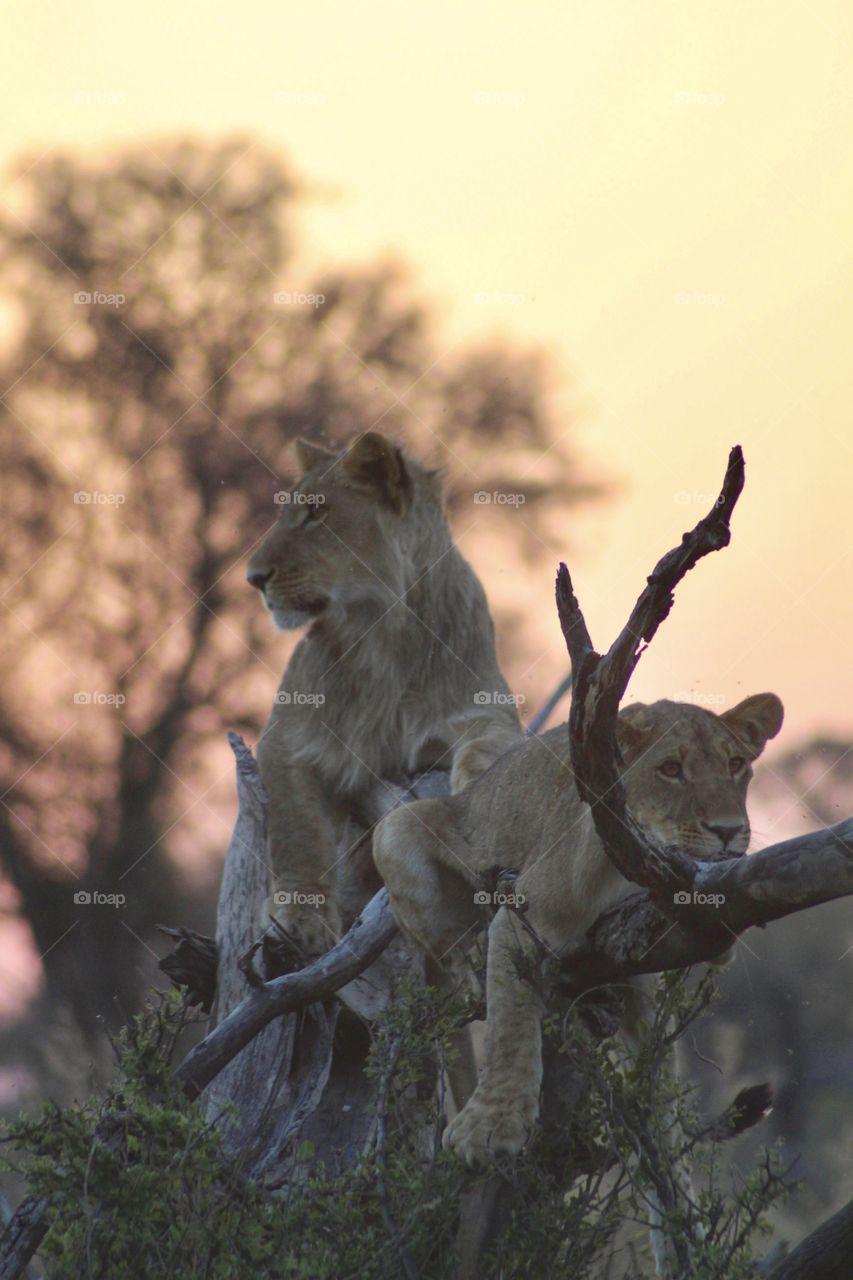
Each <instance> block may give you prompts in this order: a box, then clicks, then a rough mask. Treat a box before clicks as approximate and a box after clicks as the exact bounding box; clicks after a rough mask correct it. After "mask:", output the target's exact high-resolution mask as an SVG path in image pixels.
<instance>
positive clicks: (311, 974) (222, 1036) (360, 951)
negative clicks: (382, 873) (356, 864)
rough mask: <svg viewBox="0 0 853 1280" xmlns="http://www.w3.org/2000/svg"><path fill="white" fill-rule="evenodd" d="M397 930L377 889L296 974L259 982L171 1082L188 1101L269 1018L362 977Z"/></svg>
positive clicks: (384, 895) (385, 895) (324, 996)
mask: <svg viewBox="0 0 853 1280" xmlns="http://www.w3.org/2000/svg"><path fill="white" fill-rule="evenodd" d="M396 932H397V924H396V922H395V920H394V916H393V913H392V911H391V904H390V902H389V900H388V893H387V891H386V890H385V889H382V890H380V892H379V893H377V894H376V896H375V897H374V898H372V899H371V900H370V902H369V903H368V904H367V906H366V907H365V909H364V911H363V912H362V914H361V915H360V916H359V918H358V919H357V920H356V922H355V924H354V925H353V926H352V928H351V929H350V930H349V932H348V933H346V934H345V935H344V937H343V938H341V940H340V942H338V943H337V945H336V946H334V947H333V948H332V950H331V951H328V952H327V953H326V954H325V955H324V956H321V957H320V959H319V960H315V961H314V963H313V964H310V965H307V966H306V968H304V969H300V970H299V971H298V972H297V973H287V974H284V975H283V976H282V977H280V978H273V979H272V981H270V982H265V983H262V984H261V985H260V986H258V987H255V988H253V989H252V990H251V992H250V993H249V995H248V996H247V997H246V999H245V1000H243V1001H242V1003H241V1004H239V1005H238V1006H237V1008H236V1009H234V1010H233V1011H232V1012H231V1013H229V1014H228V1016H227V1017H226V1018H224V1019H223V1020H222V1022H220V1023H219V1025H218V1026H217V1027H216V1029H215V1030H214V1031H212V1032H211V1033H210V1035H209V1036H207V1037H206V1038H205V1039H204V1040H202V1041H201V1043H200V1044H197V1045H196V1046H195V1048H194V1049H192V1050H191V1052H190V1053H189V1054H188V1055H187V1057H186V1058H185V1059H184V1061H183V1062H182V1063H181V1065H180V1066H179V1067H178V1069H177V1071H176V1072H175V1078H176V1079H177V1080H178V1081H179V1082H180V1084H181V1085H182V1086H183V1089H184V1092H185V1093H186V1094H187V1096H188V1097H190V1098H195V1097H197V1096H198V1094H199V1093H201V1091H202V1089H204V1087H205V1086H206V1085H207V1084H209V1083H210V1081H211V1080H213V1078H214V1077H215V1076H216V1075H218V1074H219V1072H220V1071H221V1070H222V1069H223V1067H225V1066H226V1065H227V1064H228V1063H229V1062H230V1061H231V1059H232V1058H234V1057H235V1056H236V1055H237V1054H238V1053H239V1052H240V1050H241V1049H242V1048H244V1047H245V1046H246V1045H247V1044H248V1043H249V1041H250V1040H252V1039H253V1038H254V1037H255V1036H256V1035H257V1034H258V1032H259V1031H262V1030H263V1028H264V1027H265V1026H267V1024H268V1023H270V1022H272V1021H273V1019H274V1018H279V1017H281V1016H282V1014H285V1013H292V1012H293V1010H294V1009H302V1008H304V1007H305V1005H308V1004H313V1003H314V1002H315V1001H318V1000H325V999H327V998H328V997H329V996H331V995H334V993H335V992H336V991H338V990H340V988H341V987H343V986H345V985H346V983H348V982H351V981H352V979H353V978H355V977H357V976H358V974H360V973H363V971H364V970H365V969H366V968H367V966H368V965H370V964H372V963H373V961H374V960H375V959H376V957H377V956H378V955H380V954H381V953H382V952H383V951H384V950H385V948H386V947H387V946H388V944H389V942H390V941H391V939H392V938H393V937H394V935H395V934H396Z"/></svg>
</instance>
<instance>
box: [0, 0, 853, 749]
mask: <svg viewBox="0 0 853 1280" xmlns="http://www.w3.org/2000/svg"><path fill="white" fill-rule="evenodd" d="M851 37H853V10H851V8H850V5H849V3H845V2H843V0H839V2H836V0H810V2H808V3H807V2H806V0H794V2H790V0H779V2H777V3H774V4H772V5H771V4H768V3H755V2H753V3H751V4H749V5H744V4H742V3H740V4H738V3H735V2H734V0H718V2H717V3H715V4H714V5H710V4H700V3H698V0H694V3H684V0H680V2H678V3H676V2H674V0H643V2H642V3H639V4H638V3H637V2H636V0H597V2H596V3H591V2H590V0H584V2H583V3H582V2H580V0H561V2H560V3H535V2H531V0H526V2H525V3H522V2H521V0H497V2H495V3H490V4H488V5H485V4H469V5H458V4H453V5H451V4H448V3H433V4H431V5H428V6H426V5H424V6H419V7H412V6H404V5H400V4H399V3H393V4H392V3H391V2H390V0H378V2H374V3H367V4H362V5H358V6H354V5H345V4H343V3H336V4H332V3H328V2H324V0H320V2H319V3H318V2H317V0H312V3H311V4H310V5H299V6H296V5H287V4H281V3H278V2H273V0H250V2H249V3H248V4H246V5H240V6H235V5H233V4H231V3H223V2H222V0H206V3H204V4H202V3H201V2H200V0H181V3H179V4H175V3H174V0H171V2H170V3H168V4H167V3H165V0H148V3H146V4H145V5H144V6H138V5H137V6H133V7H128V6H116V5H115V4H112V3H109V4H108V3H106V0H88V2H87V3H86V4H85V5H84V6H80V5H78V4H71V3H69V0H54V2H53V3H51V4H50V5H49V6H43V7H34V6H19V7H17V8H15V9H11V8H7V9H6V12H5V14H4V43H5V47H6V70H5V80H6V90H7V104H9V105H7V110H6V111H5V112H4V113H3V114H2V117H0V159H2V160H3V161H4V162H6V163H8V162H10V161H11V160H12V159H13V158H14V157H15V156H16V155H18V154H19V153H20V152H21V151H22V150H28V151H30V152H31V153H32V156H33V158H34V159H35V158H36V157H37V156H38V154H39V152H40V151H43V150H44V149H45V148H47V147H50V146H56V145H67V146H98V145H101V144H102V143H106V142H113V143H121V142H123V141H131V140H138V139H139V138H152V139H154V138H156V137H158V136H163V135H164V134H166V133H171V132H176V131H179V130H187V129H189V130H192V131H196V132H200V133H204V134H207V135H214V134H218V133H222V132H234V131H241V130H247V131H250V132H251V133H253V134H256V135H258V136H259V137H262V138H263V139H264V140H266V141H268V142H272V143H273V144H278V145H281V147H282V148H283V149H285V150H286V151H287V153H288V154H289V155H290V156H291V158H292V160H293V162H294V164H295V166H296V167H297V169H298V170H299V171H301V172H302V174H303V175H304V176H305V177H306V178H308V179H311V180H313V181H314V182H315V183H316V184H317V187H318V190H317V197H316V199H312V201H311V202H310V203H309V204H307V205H306V206H305V207H304V209H303V213H302V215H301V216H302V230H303V238H304V246H305V248H306V250H307V252H308V256H309V259H310V260H313V261H314V262H323V263H328V262H330V261H340V262H347V263H353V262H358V261H364V260H365V259H369V258H372V257H375V256H376V255H377V254H379V253H382V252H385V251H388V250H393V251H395V252H397V253H399V254H400V255H402V256H403V257H404V258H405V259H406V260H408V261H410V262H411V263H412V264H413V265H414V267H415V269H416V271H417V273H418V277H419V282H420V284H421V285H422V286H423V287H424V288H425V289H426V290H427V291H428V292H429V293H430V294H431V295H432V296H434V297H435V298H436V300H437V302H438V303H439V305H440V309H441V312H442V316H443V319H444V322H445V326H446V332H447V335H448V345H449V344H450V343H451V342H453V341H458V340H461V339H466V338H470V337H472V336H477V335H483V334H487V333H492V332H495V331H502V332H504V333H507V334H510V335H514V336H516V337H518V338H520V339H523V340H536V341H540V342H543V343H544V344H546V345H547V347H548V348H549V349H550V351H551V352H552V354H553V356H554V358H555V361H556V362H557V363H558V367H560V368H562V369H563V370H564V371H565V375H566V385H567V389H568V388H569V386H570V385H571V384H573V387H572V394H571V395H569V394H567V396H566V401H565V403H566V414H567V421H568V420H569V406H575V407H577V406H580V408H581V409H582V413H583V417H582V423H581V427H580V430H579V443H580V444H581V446H582V448H583V450H584V453H585V455H586V457H587V458H588V460H589V462H590V463H591V464H592V466H593V467H597V468H598V469H599V470H601V471H604V472H609V473H610V474H611V475H614V476H615V477H616V478H617V479H618V480H619V482H620V486H621V487H620V490H619V493H618V497H617V499H616V501H614V502H612V503H610V504H608V505H607V506H602V507H601V509H600V510H596V511H593V510H590V511H589V512H588V513H585V514H581V515H579V516H578V517H577V521H576V525H575V527H574V528H573V529H572V530H571V531H570V536H571V541H572V544H573V550H574V555H573V568H574V571H575V578H576V586H577V589H578V592H579V595H580V597H581V602H582V604H583V606H584V608H585V610H586V613H587V618H588V621H589V623H590V627H591V630H592V633H593V637H594V638H596V639H598V641H599V643H605V642H609V640H610V639H612V637H613V635H614V634H615V631H616V630H617V629H618V627H619V626H621V624H622V623H623V622H624V619H625V616H626V611H627V608H628V607H629V605H630V603H631V602H632V601H633V598H634V597H635V596H636V594H637V593H638V591H639V590H640V588H641V586H642V583H643V578H644V576H645V574H646V573H647V572H648V571H649V570H650V569H651V567H652V565H653V563H654V560H655V559H656V557H657V555H658V554H660V553H661V552H662V551H664V550H665V549H667V548H668V547H669V546H670V545H672V543H673V541H674V540H677V538H678V536H679V535H680V533H681V532H682V530H683V529H684V528H686V527H688V526H689V525H692V524H693V523H694V522H695V520H696V519H697V518H698V516H699V515H700V514H702V513H703V511H704V509H705V507H706V506H707V505H708V500H709V496H710V495H711V494H712V493H714V492H716V490H717V488H718V485H719V482H720V479H721V476H722V472H723V468H724V465H725V459H726V455H727V451H728V448H729V446H730V445H731V444H733V443H735V442H738V443H740V444H742V445H743V447H744V450H745V452H746V457H747V466H748V482H747V490H746V493H745V495H744V498H743V499H742V505H741V508H740V509H739V510H738V512H737V513H736V515H735V520H734V533H735V537H734V541H733V544H732V547H731V548H730V549H729V550H728V551H726V552H725V553H723V554H722V555H719V556H715V557H712V558H711V559H710V560H709V561H706V562H705V563H704V564H703V565H702V566H700V568H699V569H697V570H696V572H695V573H694V574H692V575H691V576H690V579H689V580H688V581H687V582H685V584H684V585H683V587H682V588H681V590H680V593H679V601H678V605H677V609H676V613H675V614H674V615H673V619H672V620H671V621H670V622H669V623H668V624H667V626H666V627H665V628H664V629H663V630H662V631H661V633H660V635H659V637H658V638H657V639H656V641H655V645H654V648H653V650H652V651H651V652H650V653H649V654H648V655H647V656H646V657H645V658H644V659H643V662H642V663H641V665H640V669H639V671H638V673H637V676H636V677H635V679H634V681H633V682H632V691H633V693H634V694H635V695H636V696H641V697H646V698H651V697H657V696H665V695H669V696H673V695H674V694H676V693H678V692H683V691H688V690H692V689H697V690H702V691H704V692H706V693H708V694H710V695H712V696H716V695H719V696H721V697H722V698H723V699H724V700H725V702H726V703H730V702H733V701H735V700H736V699H737V698H738V697H739V696H740V695H741V694H742V693H744V692H751V691H754V690H757V689H760V688H768V687H769V688H775V689H776V690H777V691H778V692H779V693H780V694H781V695H782V696H783V697H784V700H785V702H786V704H787V707H788V729H787V733H786V737H788V738H789V741H790V737H789V735H790V736H791V737H792V736H794V735H796V734H799V733H805V732H807V731H808V730H810V729H812V728H814V727H817V726H819V725H820V726H822V727H830V728H836V729H838V730H839V731H842V732H853V708H851V706H850V703H849V701H848V698H847V690H848V669H849V657H848V650H849V637H850V636H851V634H853V599H851V592H850V589H849V587H850V581H851V569H853V533H851V531H850V528H849V521H848V519H847V515H848V509H849V492H850V487H851V478H852V477H853V432H851V429H850V427H851V422H850V407H849V406H850V405H851V404H853V386H851V383H853V367H852V366H851V361H850V358H849V351H850V336H851V329H853V325H852V324H851V321H853V300H851V299H853V292H852V291H851V288H850V284H851V280H850V276H851V255H850V252H849V240H850V228H851V226H852V225H853V220H851V211H852V210H853V166H851V163H850V150H851V148H850V144H851V123H853V88H851V78H850V75H849V66H850V56H851V46H853V40H852V39H851ZM484 295H485V300H484ZM496 297H497V299H498V300H496ZM572 430H575V428H574V426H573V427H572ZM685 494H687V495H689V496H690V497H691V498H692V496H693V495H696V494H698V495H702V497H703V498H705V495H708V498H705V501H704V504H703V503H700V502H698V501H692V500H691V501H688V502H684V501H681V502H679V501H677V500H676V495H682V496H683V495H685ZM567 550H568V547H567V546H560V545H559V544H557V543H555V544H554V545H553V546H552V547H548V548H543V556H542V572H541V583H536V582H534V583H533V584H532V585H531V589H532V590H534V591H535V592H536V598H539V599H542V601H543V604H544V603H547V605H548V606H549V607H550V600H551V590H552V583H553V570H554V565H555V562H556V560H557V559H558V558H559V556H560V555H561V554H566V552H567ZM479 567H481V569H482V571H483V576H484V577H485V579H486V584H487V587H488V589H489V591H490V593H492V594H493V595H494V596H495V597H498V598H499V597H500V596H501V593H502V592H504V591H507V592H508V591H509V589H510V586H511V584H509V583H506V582H504V581H501V580H500V578H499V576H498V575H497V574H496V573H495V571H494V570H493V568H492V567H491V566H490V565H488V564H487V563H483V564H482V565H480V566H479ZM562 652H563V651H562V641H561V639H560V637H559V633H558V632H556V630H555V631H554V637H553V645H552V648H549V651H548V657H547V661H548V665H549V666H550V667H553V666H555V665H564V664H565V659H564V657H563V658H562V659H561V654H562Z"/></svg>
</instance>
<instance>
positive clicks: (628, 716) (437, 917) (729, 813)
mask: <svg viewBox="0 0 853 1280" xmlns="http://www.w3.org/2000/svg"><path fill="white" fill-rule="evenodd" d="M783 714H784V713H783V708H782V703H781V702H780V700H779V698H777V697H776V695H775V694H772V693H761V694H756V695H754V696H753V697H749V698H746V699H745V700H744V701H743V702H741V703H739V704H738V705H737V706H736V707H733V708H732V709H731V710H730V711H726V712H724V713H722V714H720V715H717V714H715V713H714V712H711V711H708V710H706V709H704V708H702V707H699V706H695V705H692V704H688V703H679V702H671V701H667V700H664V701H660V702H655V703H653V704H651V705H649V706H647V705H643V704H634V705H631V706H629V707H626V708H624V709H623V710H622V711H621V712H620V714H619V718H618V721H617V742H618V746H619V751H620V755H621V757H622V765H621V777H622V782H623V785H624V788H625V795H626V801H627V805H628V808H629V809H630V811H631V813H632V814H633V816H634V817H635V818H636V819H637V821H638V822H639V823H640V824H641V825H642V826H643V827H644V828H645V830H647V831H648V832H650V833H651V834H653V835H654V836H655V837H656V839H657V840H658V841H660V842H661V843H662V844H663V845H664V846H668V847H673V848H678V849H682V850H684V851H685V852H687V853H688V854H690V855H691V856H693V857H695V858H712V857H713V858H719V857H734V856H736V855H740V854H743V853H745V851H746V848H747V845H748V843H749V839H750V827H749V820H748V818H747V813H746V794H747V787H748V785H749V780H750V778H751V777H752V768H751V765H752V762H753V761H754V760H755V759H756V758H757V757H758V756H759V755H760V754H761V752H762V751H763V750H764V747H765V744H766V743H767V741H768V739H770V738H773V737H775V735H776V734H777V733H778V732H779V729H780V728H781V725H782V717H783ZM373 856H374V859H375V861H376V865H377V867H378V869H379V872H380V874H381V876H382V878H383V880H384V882H385V884H386V886H387V888H388V892H389V895H390V897H391V902H392V906H393V909H394V914H395V916H396V919H397V921H398V923H399V924H400V926H401V928H402V929H403V930H404V931H405V932H406V933H408V934H409V935H410V936H411V937H413V938H414V939H415V940H416V941H417V942H418V943H420V945H421V946H422V947H423V948H424V949H425V950H426V952H427V954H428V955H429V956H431V957H432V961H433V964H434V966H436V968H437V970H439V971H440V972H441V973H442V975H443V981H444V982H446V983H448V984H453V983H454V982H455V981H457V980H458V976H459V972H460V968H459V966H458V959H459V957H460V955H461V953H462V952H463V951H464V948H465V947H466V945H468V944H469V943H470V941H471V939H472V938H473V937H474V936H476V934H477V932H478V925H480V921H481V920H482V918H483V911H482V907H481V905H480V902H481V901H482V899H483V897H484V896H488V895H484V893H483V891H482V890H481V891H479V892H474V891H473V890H474V886H475V885H476V884H477V883H478V880H479V877H480V876H481V875H482V874H483V873H484V872H487V871H489V870H490V869H494V868H496V867H503V868H517V869H518V871H519V873H520V874H519V876H518V878H517V880H516V881H515V884H514V887H513V892H514V895H515V898H516V903H521V902H523V904H524V910H525V914H524V922H525V924H522V922H521V919H520V918H519V915H518V913H517V912H516V911H515V910H514V909H513V907H512V905H502V906H500V908H499V910H498V911H497V914H496V915H495V916H494V919H493V920H492V923H491V926H490V928H489V931H488V955H487V969H486V1004H487V1020H486V1042H485V1051H484V1055H483V1066H482V1070H481V1072H480V1076H479V1080H478V1081H477V1083H476V1087H475V1088H474V1090H473V1093H472V1094H471V1096H470V1097H469V1098H468V1099H467V1101H466V1103H465V1105H464V1106H463V1107H462V1109H461V1110H460V1111H459V1112H458V1114H457V1115H456V1116H455V1117H454V1119H453V1120H452V1121H451V1122H450V1124H449V1126H448V1128H447V1129H446V1131H445V1144H446V1145H447V1146H449V1147H450V1148H452V1150H453V1151H455V1152H456V1154H457V1155H458V1156H459V1157H460V1159H461V1160H462V1161H464V1162H465V1163H466V1164H468V1165H470V1166H475V1167H476V1166H483V1165H486V1164H488V1163H489V1162H490V1160H491V1159H493V1158H494V1157H495V1156H498V1155H505V1156H514V1155H516V1154H517V1153H518V1152H519V1151H521V1149H522V1148H523V1147H524V1145H525V1144H526V1142H527V1140H528V1138H529V1136H530V1134H531V1132H532V1130H533V1127H534V1124H535V1122H536V1120H537V1118H538V1114H539V1094H540V1088H541V1084H542V1035H541V1022H542V1017H543V1013H544V1008H543V1004H542V998H541V995H540V994H539V993H537V992H536V991H535V990H534V989H533V987H532V986H531V985H530V984H529V983H527V982H525V981H524V980H523V978H522V977H520V976H519V970H520V969H521V970H522V971H523V970H524V964H523V963H522V965H519V957H520V956H521V957H529V958H530V959H531V960H533V959H535V955H536V948H537V942H536V939H535V937H532V936H531V931H532V933H533V934H534V935H536V937H538V939H539V940H541V942H542V943H543V944H544V945H545V946H546V947H548V948H550V950H551V951H552V952H553V953H554V954H555V955H556V956H563V955H566V954H567V953H569V952H571V951H572V950H573V949H574V948H576V947H577V946H579V945H580V944H581V943H582V942H583V940H584V935H585V934H586V932H587V930H588V929H589V927H590V926H591V925H592V924H593V923H594V921H595V920H596V919H597V918H598V917H599V916H600V915H601V913H602V912H603V911H605V910H606V909H607V908H609V907H611V906H613V905H614V904H615V903H616V902H618V901H619V900H620V899H621V898H623V897H625V896H626V895H628V894H630V893H632V892H636V885H633V884H631V883H629V882H628V881H627V880H625V879H624V878H623V877H622V876H621V875H620V873H619V872H618V871H617V869H616V867H615V866H614V865H613V863H612V862H611V861H610V859H609V857H608V856H607V854H606V852H605V850H604V847H603V845H602V844H601V842H600V840H599V838H598V835H597V833H596V830H595V826H594V823H593V819H592V814H591V810H590V809H589V806H588V805H586V804H584V803H582V802H581V801H580V799H579V798H578V794H577V790H576V787H575V781H574V777H573V774H572V769H571V762H570V751H569V736H568V728H567V726H566V725H562V726H560V727H559V728H556V729H552V730H550V731H549V732H547V733H544V734H543V735H542V736H541V737H538V738H537V737H529V738H527V739H525V741H523V742H522V743H520V744H517V745H516V746H515V747H514V748H513V749H512V750H510V751H508V752H507V753H505V754H504V755H503V756H501V757H500V758H499V759H498V760H497V761H496V762H495V763H494V764H493V765H492V767H491V768H490V769H489V770H488V772H486V773H485V774H483V776H482V777H480V778H479V779H477V780H476V781H474V782H473V783H472V784H471V785H470V786H469V787H468V788H467V790H465V791H463V792H461V793H460V794H458V795H453V796H448V797H443V798H437V799H429V800H421V801H418V802H416V803H415V804H412V805H409V806H406V807H404V808H401V809H397V810H395V811H394V812H392V813H390V814H388V815H387V816H386V817H385V818H384V819H383V820H382V822H381V823H380V824H379V826H378V827H377V828H376V831H375V833H374V838H373ZM525 925H527V926H529V929H528V928H527V927H525ZM454 966H456V971H455V973H454Z"/></svg>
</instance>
